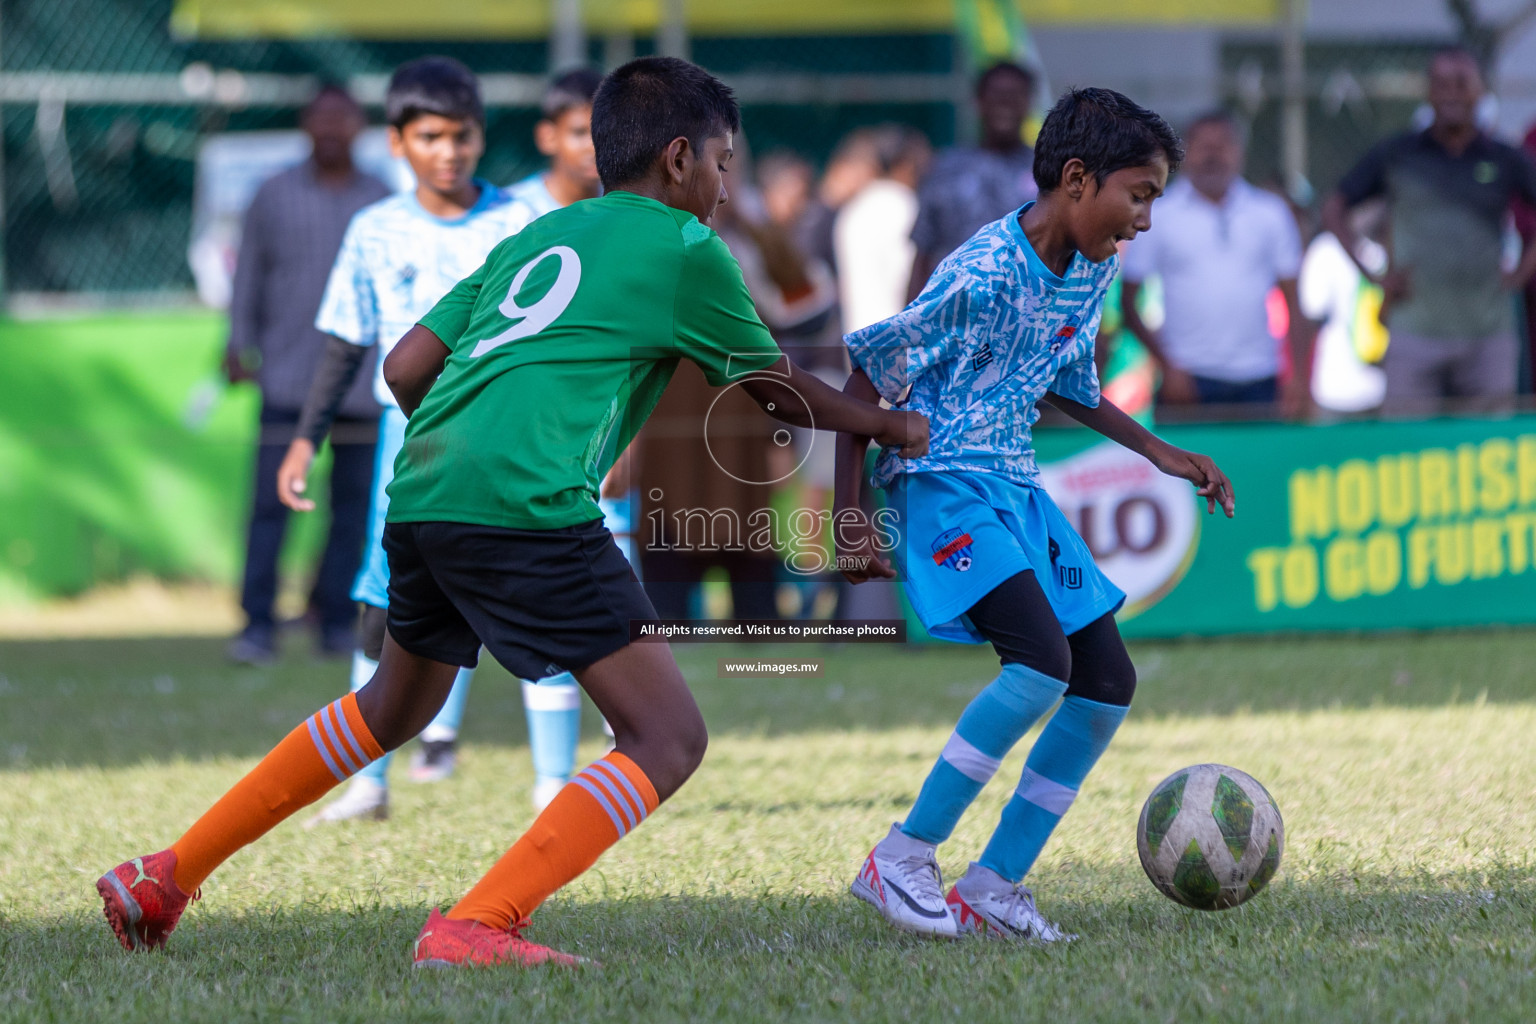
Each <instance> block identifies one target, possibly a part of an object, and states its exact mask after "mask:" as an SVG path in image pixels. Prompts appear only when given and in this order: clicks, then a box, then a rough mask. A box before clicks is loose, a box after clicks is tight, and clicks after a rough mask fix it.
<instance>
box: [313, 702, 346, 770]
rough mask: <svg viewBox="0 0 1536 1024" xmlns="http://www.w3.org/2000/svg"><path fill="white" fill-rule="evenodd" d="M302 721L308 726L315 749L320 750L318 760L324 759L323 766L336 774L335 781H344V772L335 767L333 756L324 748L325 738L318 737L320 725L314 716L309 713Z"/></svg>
mask: <svg viewBox="0 0 1536 1024" xmlns="http://www.w3.org/2000/svg"><path fill="white" fill-rule="evenodd" d="M304 721H305V723H306V724H307V725H308V726H309V738H310V739H311V740H312V741H314V744H315V749H316V750H318V751H320V760H322V761H324V762H325V766H326V767H327V768H329V769H330V770H331V774H332V775H334V776H336V781H337V782H346V781H347V775H346V773H345V772H343V771H342V770H341V769H340V768H338V767H336V760H335V758H333V757H331V752H330V751H329V750H326V749H325V740H323V739H321V738H320V727H319V726H317V725H316V724H315V716H314V715H310V716H309V717H308V718H307V719H305V720H304Z"/></svg>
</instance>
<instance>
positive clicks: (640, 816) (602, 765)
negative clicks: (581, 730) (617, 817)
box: [591, 761, 651, 825]
mask: <svg viewBox="0 0 1536 1024" xmlns="http://www.w3.org/2000/svg"><path fill="white" fill-rule="evenodd" d="M591 767H592V768H597V769H600V770H602V771H603V772H605V773H606V774H608V775H611V776H612V777H613V780H614V781H615V782H617V783H618V785H619V788H620V790H621V791H622V792H623V793H625V794H627V795H628V796H629V799H630V803H631V804H632V805H633V807H634V809H635V824H636V825H638V824H640V823H641V822H642V821H644V820H645V819H646V816H647V815H648V814H650V813H651V812H650V811H648V810H646V809H645V800H644V799H642V798H641V796H640V791H639V790H638V789H636V788H635V784H634V783H633V782H630V781H629V776H628V775H625V774H624V772H623V771H622V770H620V769H618V768H616V767H614V766H613V764H612V763H610V762H608V761H594V762H592V766H591Z"/></svg>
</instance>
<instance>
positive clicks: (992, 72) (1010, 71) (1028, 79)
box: [976, 60, 1035, 96]
mask: <svg viewBox="0 0 1536 1024" xmlns="http://www.w3.org/2000/svg"><path fill="white" fill-rule="evenodd" d="M1000 75H1014V76H1016V77H1018V78H1021V79H1023V80H1024V85H1025V87H1026V88H1028V89H1029V91H1030V92H1034V90H1035V73H1034V72H1033V71H1031V70H1029V69H1028V68H1026V67H1024V66H1023V65H1022V64H1015V63H1014V62H1013V61H1011V60H1000V61H998V62H997V63H996V64H993V65H992V66H991V67H989V68H987V69H986V70H985V71H983V72H982V73H981V74H979V75H977V76H976V95H977V96H980V95H981V94H982V93H983V92H984V91H986V88H987V86H989V85H991V84H992V79H994V78H997V77H998V76H1000Z"/></svg>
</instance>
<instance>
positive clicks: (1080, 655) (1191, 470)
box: [834, 89, 1233, 942]
mask: <svg viewBox="0 0 1536 1024" xmlns="http://www.w3.org/2000/svg"><path fill="white" fill-rule="evenodd" d="M1182 155H1183V154H1182V150H1181V148H1180V145H1179V140H1178V137H1177V136H1176V135H1175V134H1174V133H1173V131H1172V129H1170V128H1169V127H1168V125H1167V124H1166V123H1165V122H1164V121H1163V120H1162V118H1160V117H1158V116H1157V115H1156V114H1154V113H1152V112H1151V111H1148V110H1144V109H1142V108H1141V107H1138V106H1137V105H1136V104H1134V103H1132V102H1131V101H1130V100H1128V99H1126V98H1125V97H1124V96H1121V95H1120V94H1119V93H1116V92H1112V91H1110V90H1107V89H1082V90H1072V91H1069V92H1068V93H1067V94H1066V95H1065V96H1063V97H1062V99H1061V101H1060V102H1058V103H1057V104H1056V107H1055V109H1053V110H1052V111H1051V113H1050V115H1049V117H1047V118H1046V121H1045V124H1044V126H1043V127H1042V129H1041V132H1040V136H1039V140H1038V142H1037V145H1036V149H1035V165H1034V166H1035V170H1034V173H1035V178H1036V183H1037V184H1038V185H1039V189H1040V198H1039V199H1038V200H1037V201H1035V202H1032V203H1029V204H1026V205H1025V206H1024V207H1023V208H1022V209H1020V210H1018V211H1017V212H1015V213H1012V214H1009V215H1008V216H1007V217H1005V218H1003V219H1002V220H1000V221H997V222H996V223H993V224H989V225H987V226H985V227H983V228H982V229H981V230H980V231H978V232H977V233H976V234H975V235H974V236H973V237H972V238H971V239H970V241H968V242H966V243H965V244H964V245H962V246H961V247H960V248H959V249H957V250H955V251H954V252H953V253H951V254H950V255H949V257H948V258H946V259H945V260H944V261H943V262H942V263H940V264H939V267H938V269H937V270H936V271H935V272H934V274H933V276H932V277H931V278H930V279H929V281H928V284H927V287H925V288H924V289H923V291H922V293H921V294H920V295H919V296H918V297H917V299H916V300H915V301H914V302H913V303H912V304H911V305H910V306H908V307H907V308H906V309H905V310H903V311H902V312H901V313H898V314H897V315H896V316H894V317H892V318H890V319H889V320H885V321H882V322H880V323H877V324H874V325H872V326H870V327H867V328H864V329H863V330H860V331H856V332H854V333H853V334H850V335H848V336H847V338H846V339H845V341H846V343H847V345H848V350H849V352H850V353H851V355H852V358H853V363H854V367H855V371H854V374H853V377H852V378H851V379H850V381H849V385H848V388H847V390H848V391H849V392H850V393H851V394H856V395H858V396H860V397H862V398H864V399H865V400H866V401H870V402H878V401H879V400H880V399H881V398H884V399H885V400H887V401H889V402H891V403H893V404H897V405H901V406H902V407H903V408H906V409H909V410H912V411H916V412H920V413H923V414H924V415H926V416H927V417H928V418H929V421H930V423H931V440H930V446H929V450H928V454H927V455H926V456H924V457H923V458H918V459H911V460H898V459H895V458H893V457H892V454H893V453H891V452H889V451H887V452H883V453H882V454H881V456H880V458H879V460H878V462H877V463H876V467H875V475H874V482H875V484H876V485H877V486H880V487H883V488H885V490H886V492H887V498H888V502H889V506H890V508H891V509H892V510H894V511H895V512H896V513H897V515H898V517H899V519H898V521H897V522H896V523H895V527H896V529H895V531H894V532H895V533H896V536H897V543H896V545H895V552H894V553H895V557H896V560H897V562H898V563H899V564H900V566H901V569H902V570H903V573H904V576H905V579H904V583H905V586H906V591H907V594H908V595H909V597H910V598H911V601H912V605H913V607H914V609H915V610H916V611H917V613H918V616H919V617H920V618H921V619H922V622H923V625H924V626H925V627H926V628H927V629H928V630H929V632H931V633H932V634H933V635H934V636H936V637H940V638H943V639H947V640H955V641H959V642H962V643H984V642H988V643H991V644H992V646H993V648H994V649H995V650H996V651H997V653H998V656H999V658H1000V660H1001V662H1002V671H1001V672H1000V673H999V674H998V676H997V678H996V679H995V680H993V682H992V683H991V684H990V685H988V686H987V687H986V688H985V689H984V690H982V692H981V694H980V695H978V696H977V697H976V698H975V699H974V700H973V701H971V703H970V704H969V705H968V706H967V707H966V709H965V711H964V713H963V714H962V715H961V716H960V721H959V724H958V725H957V726H956V728H955V731H954V733H953V734H952V735H951V736H950V738H949V742H947V743H946V744H945V746H944V750H943V752H942V753H941V755H940V757H939V760H938V763H937V764H935V765H934V767H933V769H932V771H931V772H930V773H929V775H928V778H927V780H926V781H925V782H924V783H923V787H922V790H921V791H920V792H919V794H918V798H917V802H916V804H915V805H914V806H913V808H912V811H911V813H909V814H908V815H907V817H906V820H905V821H903V822H899V823H897V824H896V825H893V826H892V827H891V831H890V833H889V835H887V836H886V838H885V839H883V840H881V841H880V843H879V844H878V845H876V846H875V848H874V849H873V850H872V851H871V852H870V854H869V856H868V857H867V858H866V859H865V862H864V865H863V867H862V868H861V870H860V871H859V873H858V875H857V877H856V878H855V880H854V882H853V885H852V891H853V893H854V895H856V896H858V897H860V898H861V899H864V900H866V901H868V902H869V903H871V904H873V905H874V906H875V907H876V908H877V909H879V910H880V912H881V913H882V914H883V915H884V916H885V917H886V919H887V920H889V921H890V922H891V923H892V924H894V925H896V926H897V927H900V928H904V929H907V930H910V931H916V932H920V933H925V934H932V935H942V936H955V935H986V936H992V937H999V938H1015V939H1023V940H1027V941H1034V942H1052V941H1056V940H1058V939H1063V938H1070V936H1067V935H1065V934H1064V933H1063V932H1062V931H1061V930H1060V929H1059V928H1057V927H1056V926H1055V925H1053V924H1052V923H1051V922H1049V921H1047V920H1046V919H1045V918H1044V917H1043V916H1042V915H1041V914H1040V912H1039V911H1038V910H1037V909H1036V907H1035V903H1034V898H1033V896H1032V894H1031V893H1030V891H1029V890H1028V889H1026V888H1024V887H1023V886H1022V885H1021V884H1020V883H1021V882H1022V881H1023V879H1024V877H1025V875H1026V874H1027V873H1028V872H1029V870H1030V868H1031V867H1033V865H1034V863H1035V860H1036V858H1037V857H1038V856H1039V853H1040V850H1041V848H1042V847H1043V846H1044V845H1045V842H1046V839H1047V838H1048V837H1049V836H1050V834H1051V831H1052V830H1053V829H1054V828H1055V826H1056V824H1057V822H1059V821H1060V820H1061V817H1062V815H1064V814H1065V813H1066V811H1067V808H1068V807H1069V806H1070V805H1071V803H1072V800H1073V798H1074V797H1075V796H1076V795H1077V791H1078V790H1079V788H1080V787H1081V786H1082V783H1083V780H1084V779H1085V778H1086V776H1087V774H1088V772H1089V770H1090V769H1091V768H1092V767H1093V765H1094V763H1095V762H1096V761H1097V760H1098V759H1099V757H1100V755H1101V754H1103V752H1104V750H1105V748H1106V747H1107V746H1108V744H1109V741H1110V739H1111V737H1113V736H1114V734H1115V731H1116V729H1117V728H1118V727H1119V725H1120V722H1121V720H1122V719H1123V718H1124V717H1125V713H1126V710H1127V708H1128V707H1129V705H1130V701H1131V695H1132V693H1133V692H1134V690H1135V686H1136V674H1135V669H1134V668H1133V666H1132V665H1131V660H1130V657H1129V655H1128V654H1127V653H1126V650H1125V645H1124V644H1123V643H1122V642H1121V639H1120V633H1119V630H1118V629H1117V628H1116V626H1115V619H1114V613H1115V612H1116V611H1117V610H1118V609H1119V607H1120V605H1121V604H1122V602H1123V601H1124V600H1125V595H1124V594H1123V593H1122V592H1121V591H1120V589H1119V588H1118V587H1116V586H1115V585H1114V584H1113V583H1112V582H1110V581H1109V579H1108V578H1106V577H1105V576H1104V575H1103V574H1102V573H1101V572H1100V571H1099V570H1098V568H1097V567H1096V566H1095V565H1094V563H1093V557H1092V555H1091V553H1090V552H1089V550H1088V547H1087V545H1086V544H1085V543H1084V542H1083V540H1082V538H1080V537H1079V536H1078V535H1077V533H1076V531H1074V530H1073V529H1072V526H1071V524H1069V523H1068V522H1067V519H1066V517H1065V516H1063V515H1062V513H1061V511H1060V510H1059V509H1058V508H1057V507H1056V505H1055V504H1054V503H1053V502H1052V501H1051V499H1050V496H1049V495H1048V494H1046V492H1045V491H1044V490H1043V489H1042V488H1041V486H1040V476H1039V470H1038V468H1037V466H1036V465H1035V454H1034V446H1033V443H1032V441H1031V437H1030V430H1031V428H1032V427H1033V426H1034V423H1035V421H1036V420H1037V419H1038V418H1039V415H1040V413H1039V408H1038V405H1039V403H1040V402H1041V401H1049V402H1050V403H1051V404H1052V405H1054V406H1056V407H1057V408H1059V409H1061V410H1062V411H1063V412H1065V413H1067V414H1068V415H1070V416H1072V417H1074V418H1075V419H1077V420H1079V421H1080V422H1082V423H1084V424H1085V425H1087V426H1089V427H1092V428H1093V429H1094V430H1097V431H1098V432H1100V433H1102V434H1104V435H1105V436H1106V437H1109V438H1110V439H1111V440H1114V441H1116V442H1118V443H1120V444H1122V445H1124V446H1125V447H1127V448H1129V449H1131V450H1132V451H1135V452H1137V453H1138V454H1141V455H1143V456H1145V457H1146V458H1147V459H1149V460H1150V461H1151V462H1152V463H1153V465H1155V466H1156V467H1157V468H1158V469H1160V470H1162V471H1163V472H1165V473H1169V474H1172V475H1174V476H1179V477H1183V478H1184V479H1187V480H1189V481H1191V482H1192V483H1194V484H1195V485H1196V489H1197V490H1196V493H1197V494H1199V495H1201V496H1202V497H1204V498H1205V499H1206V503H1207V509H1208V511H1212V512H1214V510H1215V507H1216V505H1218V504H1219V505H1221V507H1222V509H1223V510H1224V511H1225V512H1226V514H1227V515H1228V516H1230V515H1232V513H1233V499H1232V489H1231V485H1230V484H1229V483H1228V481H1227V478H1226V477H1225V476H1223V475H1222V473H1221V471H1220V470H1219V469H1218V468H1217V467H1216V465H1215V463H1213V462H1212V461H1211V460H1210V459H1209V458H1207V457H1205V456H1203V455H1196V454H1193V453H1191V452H1186V451H1183V450H1181V449H1178V448H1174V447H1173V446H1171V445H1169V444H1167V443H1165V442H1163V441H1161V440H1159V439H1158V438H1156V437H1154V436H1153V435H1152V434H1150V433H1148V432H1147V431H1146V430H1145V429H1143V428H1142V427H1141V426H1139V425H1138V424H1137V423H1136V422H1135V421H1134V420H1132V419H1130V418H1129V417H1128V416H1126V415H1125V414H1124V413H1123V412H1121V411H1120V410H1118V409H1116V408H1115V407H1114V406H1113V405H1111V404H1110V403H1108V402H1101V401H1100V396H1099V382H1098V375H1097V373H1096V371H1095V369H1094V362H1093V343H1094V336H1095V334H1096V333H1097V331H1098V326H1099V318H1100V316H1101V314H1102V311H1103V303H1104V294H1105V291H1106V290H1107V289H1108V287H1109V285H1110V282H1111V281H1112V280H1113V278H1114V276H1115V273H1116V270H1117V267H1118V258H1117V256H1116V245H1117V243H1119V242H1120V241H1122V240H1125V239H1129V238H1131V237H1132V236H1134V235H1136V234H1137V233H1138V232H1141V231H1146V230H1147V229H1148V228H1150V227H1151V207H1152V202H1153V200H1154V199H1156V198H1157V197H1158V196H1159V195H1161V194H1162V192H1163V188H1164V186H1165V185H1166V184H1167V181H1168V175H1169V173H1170V172H1171V171H1172V170H1173V169H1175V168H1176V167H1177V165H1178V163H1179V160H1180V159H1181V157H1182ZM866 448H867V441H866V440H865V439H863V438H856V437H848V436H842V437H840V438H839V443H838V482H837V511H836V512H835V514H834V524H835V527H836V533H837V541H838V547H839V566H840V567H842V568H844V571H845V574H846V575H848V577H849V578H850V579H852V580H853V581H854V582H859V581H861V580H864V579H869V578H872V577H879V576H885V577H888V576H892V575H894V573H893V571H892V570H891V568H890V567H889V566H888V565H887V564H886V563H885V562H884V561H883V560H882V559H881V557H880V548H879V547H878V546H877V545H876V543H875V542H876V539H877V538H879V537H880V536H881V535H882V533H886V534H887V535H888V529H887V530H883V531H882V533H877V532H876V531H875V530H874V529H873V527H872V526H871V524H870V523H869V522H868V520H867V519H866V518H865V517H864V516H863V514H862V513H860V512H858V511H857V510H858V509H859V507H860V502H859V498H860V491H861V489H862V479H861V477H862V465H863V457H862V456H863V452H864V451H865V449H866ZM1058 701H1059V702H1060V707H1059V708H1058V709H1057V710H1056V712H1055V714H1054V715H1052V716H1051V719H1050V721H1049V722H1048V723H1047V725H1046V727H1045V730H1044V731H1043V732H1042V733H1041V735H1040V738H1039V740H1038V741H1036V743H1035V746H1034V748H1033V749H1032V750H1031V751H1030V754H1029V758H1028V760H1027V762H1026V764H1025V768H1024V773H1023V777H1022V778H1021V779H1020V781H1019V785H1018V788H1017V789H1016V790H1015V792H1014V794H1013V796H1012V798H1011V799H1010V800H1009V802H1008V805H1007V806H1006V808H1005V809H1004V811H1003V814H1002V819H1001V821H1000V822H999V823H998V825H997V828H996V830H995V832H994V833H993V835H992V839H991V841H990V842H989V843H988V844H987V847H986V849H985V850H984V851H983V852H982V854H981V857H980V858H979V859H978V860H977V861H975V862H973V863H972V864H971V866H970V869H969V870H968V871H967V872H966V873H965V875H964V876H963V877H962V878H960V879H959V880H958V881H957V882H956V883H955V885H954V886H953V887H952V888H951V889H950V890H949V893H948V894H947V896H946V894H945V892H944V887H943V881H942V879H941V876H940V874H939V868H938V862H937V859H936V857H935V848H936V847H937V845H938V844H939V843H941V842H943V841H944V840H945V839H947V838H949V836H950V834H951V832H953V830H954V828H955V825H956V823H957V822H958V821H959V819H960V815H961V814H962V813H963V812H964V811H965V809H966V807H968V806H969V805H970V803H971V802H972V801H973V800H974V799H975V797H976V795H977V794H978V793H980V791H981V789H982V787H983V786H984V785H985V784H986V782H987V781H988V780H989V779H990V778H991V777H992V775H993V774H994V773H995V772H996V771H997V768H998V765H999V764H1000V763H1001V761H1002V759H1003V757H1004V756H1005V755H1006V754H1007V753H1008V751H1009V750H1010V749H1011V748H1012V747H1013V746H1014V744H1016V743H1017V742H1018V741H1019V739H1020V738H1022V737H1023V735H1024V734H1025V732H1027V731H1028V730H1029V728H1030V727H1031V726H1032V725H1033V724H1034V723H1035V722H1036V721H1038V720H1039V719H1040V718H1041V717H1043V716H1044V715H1045V714H1046V713H1047V712H1049V711H1050V710H1051V708H1052V707H1054V706H1055V705H1056V704H1057V702H1058Z"/></svg>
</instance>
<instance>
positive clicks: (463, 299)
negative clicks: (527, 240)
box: [417, 247, 499, 350]
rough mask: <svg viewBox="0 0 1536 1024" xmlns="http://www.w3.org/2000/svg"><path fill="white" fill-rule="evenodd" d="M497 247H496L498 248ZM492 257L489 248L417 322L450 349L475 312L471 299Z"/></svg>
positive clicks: (480, 284)
mask: <svg viewBox="0 0 1536 1024" xmlns="http://www.w3.org/2000/svg"><path fill="white" fill-rule="evenodd" d="M498 248H499V247H498ZM495 257H496V250H492V252H491V255H490V256H488V257H487V258H486V261H485V262H484V263H482V264H480V266H479V267H477V268H476V269H475V271H474V273H472V274H470V275H469V276H468V277H466V278H465V279H464V280H462V281H460V282H459V283H458V284H456V285H454V286H453V287H452V288H450V289H448V294H447V295H444V296H443V297H442V298H440V299H438V300H437V304H436V305H435V306H433V307H432V308H431V309H429V310H427V314H426V315H425V316H423V317H422V318H421V319H420V320H418V321H417V323H419V324H421V326H423V327H425V328H426V329H427V330H429V331H431V332H432V333H433V334H435V335H437V337H438V340H439V341H441V342H442V343H443V344H444V345H447V346H448V347H449V348H450V349H455V350H456V349H457V348H458V347H459V340H460V339H461V338H463V337H464V332H465V331H467V330H468V329H469V321H470V318H471V317H472V316H473V315H474V312H475V302H476V300H478V299H479V298H480V288H481V286H482V285H483V284H484V283H485V268H486V267H487V266H489V265H490V262H491V260H492V259H494V258H495Z"/></svg>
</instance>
